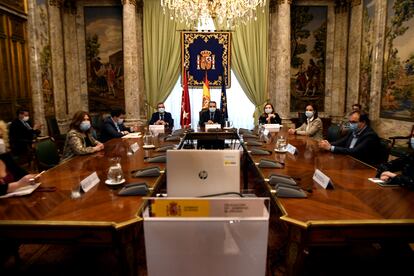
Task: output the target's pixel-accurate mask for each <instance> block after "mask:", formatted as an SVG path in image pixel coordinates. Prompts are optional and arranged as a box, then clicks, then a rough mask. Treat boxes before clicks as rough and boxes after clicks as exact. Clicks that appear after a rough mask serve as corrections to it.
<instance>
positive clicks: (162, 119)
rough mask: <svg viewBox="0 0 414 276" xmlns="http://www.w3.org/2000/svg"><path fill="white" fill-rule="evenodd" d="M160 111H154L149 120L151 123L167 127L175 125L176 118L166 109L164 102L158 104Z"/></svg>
mask: <svg viewBox="0 0 414 276" xmlns="http://www.w3.org/2000/svg"><path fill="white" fill-rule="evenodd" d="M157 109H158V112H154V113H153V114H152V116H151V120H150V121H149V124H150V125H164V126H165V127H166V128H173V127H174V120H173V118H172V116H171V113H169V112H166V111H165V105H164V103H158V104H157Z"/></svg>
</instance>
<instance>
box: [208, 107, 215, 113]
mask: <svg viewBox="0 0 414 276" xmlns="http://www.w3.org/2000/svg"><path fill="white" fill-rule="evenodd" d="M208 110H210V112H211V113H213V112H215V111H216V108H215V107H210V108H209V109H208Z"/></svg>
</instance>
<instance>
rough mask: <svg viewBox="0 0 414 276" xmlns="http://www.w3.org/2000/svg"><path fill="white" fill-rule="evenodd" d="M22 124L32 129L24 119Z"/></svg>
mask: <svg viewBox="0 0 414 276" xmlns="http://www.w3.org/2000/svg"><path fill="white" fill-rule="evenodd" d="M23 124H24V125H25V126H26V127H27V128H28V129H32V127H31V126H30V125H29V123H28V122H26V121H23Z"/></svg>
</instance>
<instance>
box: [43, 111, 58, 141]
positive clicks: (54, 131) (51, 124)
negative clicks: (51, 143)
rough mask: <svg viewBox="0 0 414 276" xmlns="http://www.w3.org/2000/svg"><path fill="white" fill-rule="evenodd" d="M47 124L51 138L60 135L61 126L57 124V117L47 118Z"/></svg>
mask: <svg viewBox="0 0 414 276" xmlns="http://www.w3.org/2000/svg"><path fill="white" fill-rule="evenodd" d="M46 123H47V131H48V132H49V136H51V137H57V136H59V135H60V129H59V125H58V123H57V120H56V117H55V116H47V117H46Z"/></svg>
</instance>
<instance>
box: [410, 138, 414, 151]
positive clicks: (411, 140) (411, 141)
mask: <svg viewBox="0 0 414 276" xmlns="http://www.w3.org/2000/svg"><path fill="white" fill-rule="evenodd" d="M410 145H411V148H412V149H414V137H411V139H410Z"/></svg>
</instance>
